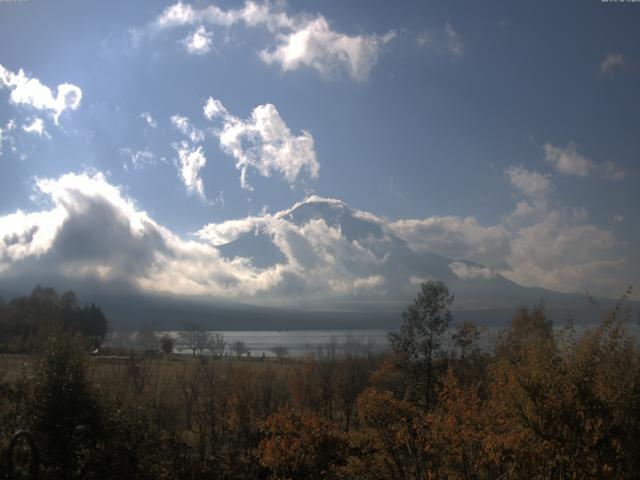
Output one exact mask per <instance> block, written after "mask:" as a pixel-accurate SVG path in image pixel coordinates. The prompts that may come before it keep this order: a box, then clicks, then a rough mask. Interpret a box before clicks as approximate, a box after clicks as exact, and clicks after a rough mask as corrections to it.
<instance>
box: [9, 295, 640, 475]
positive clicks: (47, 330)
mask: <svg viewBox="0 0 640 480" xmlns="http://www.w3.org/2000/svg"><path fill="white" fill-rule="evenodd" d="M627 295H628V293H627ZM625 298H626V295H625V296H623V297H622V298H621V299H620V301H619V302H618V303H617V305H616V306H615V308H613V309H612V310H611V311H606V312H605V311H603V312H601V314H602V315H601V317H602V319H601V322H600V323H599V324H597V325H592V326H589V327H588V328H585V327H584V326H579V319H568V320H567V322H566V324H565V325H562V326H557V325H556V326H554V325H553V324H552V322H551V321H549V320H548V318H547V316H546V315H545V311H544V306H543V305H542V304H540V305H536V306H530V307H526V306H523V307H521V308H519V309H518V310H517V311H515V312H514V315H513V319H512V321H511V323H510V325H509V326H508V327H506V328H504V329H502V330H501V331H499V332H498V333H496V334H492V335H488V334H487V333H484V332H483V331H482V330H481V329H480V327H479V326H478V325H475V324H473V323H463V324H458V323H456V322H455V318H454V316H453V314H452V312H451V310H450V307H451V305H452V303H453V301H454V299H453V296H452V295H451V294H450V292H449V290H448V289H447V287H446V286H445V285H444V284H443V283H441V282H427V283H424V284H422V286H421V289H420V292H419V293H418V295H417V297H416V298H415V300H414V301H413V303H411V304H410V305H409V306H408V307H407V308H406V310H405V311H404V312H403V323H402V327H401V329H400V330H398V331H396V332H391V333H389V342H390V349H389V350H388V351H387V352H385V353H384V354H379V353H374V352H373V351H371V350H370V349H368V348H367V347H366V345H364V344H362V343H360V342H358V341H356V340H351V341H349V342H347V343H346V344H345V345H344V347H343V348H337V347H336V345H334V344H329V345H326V346H324V347H319V348H317V349H315V351H313V352H310V353H309V355H308V356H307V357H305V358H286V357H285V356H284V355H282V356H280V358H279V359H267V360H266V361H262V362H259V361H247V360H246V359H241V358H238V357H224V356H222V355H207V354H206V350H204V349H195V348H194V350H193V354H192V355H177V354H175V353H170V352H171V346H170V345H168V346H167V345H165V347H166V348H165V347H163V349H165V350H166V352H165V353H153V354H151V353H148V352H147V353H146V354H145V353H144V352H140V351H138V352H134V351H131V352H128V353H127V354H118V355H110V356H101V357H96V356H94V355H90V354H89V353H88V352H91V351H93V350H94V349H95V348H96V347H97V346H99V345H100V343H101V342H102V341H103V340H104V338H105V335H106V334H107V321H106V318H105V316H104V314H103V313H102V311H101V310H100V308H99V307H97V306H95V305H89V306H83V307H82V306H80V305H79V302H78V300H77V299H76V298H75V295H73V294H72V293H66V294H63V295H62V296H59V297H58V295H57V294H56V293H55V291H53V290H52V289H46V288H42V287H38V288H36V289H35V290H34V292H33V293H32V294H31V295H30V296H28V297H22V298H18V299H14V300H12V301H10V302H8V303H6V304H2V305H0V349H1V350H2V352H3V353H2V354H1V356H0V449H1V450H2V452H3V453H6V455H5V457H4V458H5V459H6V461H4V462H2V463H0V478H2V477H7V478H30V477H29V475H33V474H34V470H33V469H37V474H38V478H42V479H56V478H68V479H102V478H105V479H106V478H110V479H218V478H219V479H272V480H276V479H278V480H284V479H292V480H293V479H327V480H329V479H336V480H337V479H365V480H368V479H370V480H403V479H407V480H408V479H412V480H418V479H465V480H467V479H468V480H470V479H520V478H532V479H536V478H538V479H602V478H611V479H627V478H628V479H632V478H637V472H638V471H640V350H639V348H638V342H637V338H636V336H635V335H634V334H633V330H632V328H631V327H632V325H631V318H630V314H629V312H628V310H627V309H626V307H625ZM594 308H599V307H598V305H597V304H596V303H595V302H594ZM216 339H217V340H218V347H220V341H221V339H220V337H216ZM223 348H224V347H223ZM18 431H24V432H28V433H27V434H25V435H23V436H22V437H18V438H17V439H16V437H14V434H15V433H16V432H18ZM12 438H13V439H14V440H13V444H12V447H11V448H10V442H12ZM21 475H22V476H21Z"/></svg>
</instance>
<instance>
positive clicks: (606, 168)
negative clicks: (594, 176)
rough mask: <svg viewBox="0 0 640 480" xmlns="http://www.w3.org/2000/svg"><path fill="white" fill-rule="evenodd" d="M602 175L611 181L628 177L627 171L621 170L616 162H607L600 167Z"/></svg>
mask: <svg viewBox="0 0 640 480" xmlns="http://www.w3.org/2000/svg"><path fill="white" fill-rule="evenodd" d="M598 169H599V171H600V175H602V176H603V177H604V178H608V179H610V180H622V179H623V178H625V177H626V176H627V172H626V170H624V169H622V168H620V167H619V166H618V165H616V164H615V163H614V162H605V163H603V164H602V165H600V166H599V167H598Z"/></svg>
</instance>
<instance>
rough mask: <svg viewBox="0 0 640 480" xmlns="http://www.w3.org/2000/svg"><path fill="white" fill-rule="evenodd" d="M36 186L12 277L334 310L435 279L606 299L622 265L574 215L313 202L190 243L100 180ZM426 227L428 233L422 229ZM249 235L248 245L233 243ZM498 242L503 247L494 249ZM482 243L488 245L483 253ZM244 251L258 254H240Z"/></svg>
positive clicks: (208, 232)
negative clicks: (387, 214) (384, 215)
mask: <svg viewBox="0 0 640 480" xmlns="http://www.w3.org/2000/svg"><path fill="white" fill-rule="evenodd" d="M36 187H37V189H38V191H39V192H40V194H41V195H43V196H45V197H46V198H47V199H48V206H47V207H46V208H42V209H41V210H39V211H34V212H23V211H17V212H14V213H12V214H9V215H5V216H0V270H1V271H2V272H3V273H2V275H3V276H4V277H5V278H7V277H11V276H19V275H21V274H22V275H24V274H25V273H28V272H31V273H32V274H33V275H34V276H36V275H37V276H38V277H41V276H45V277H47V278H48V277H50V276H52V275H59V276H62V277H64V278H74V279H79V280H82V279H87V278H93V279H99V280H101V281H105V282H109V281H114V282H126V283H128V284H131V285H132V286H134V287H136V288H139V289H142V290H145V291H149V292H157V293H172V294H178V295H206V296H208V297H210V298H226V299H236V300H242V301H243V302H244V301H254V302H256V303H271V302H273V303H278V304H282V303H288V304H303V303H305V302H312V303H314V302H315V303H314V304H315V305H327V301H329V300H336V301H342V300H344V299H359V300H363V299H367V300H374V299H375V300H379V299H382V298H386V299H389V298H397V295H399V294H402V293H403V292H404V293H405V294H407V295H413V294H414V293H415V286H416V285H418V284H419V283H420V282H422V281H424V280H427V279H431V278H439V279H445V281H447V282H450V284H451V285H459V283H456V282H464V281H467V280H473V281H474V282H478V281H482V282H484V281H486V282H493V281H494V280H496V279H498V275H499V274H500V275H503V276H506V277H508V278H510V279H512V280H514V281H517V282H520V283H522V284H524V285H527V286H532V285H535V286H543V287H547V288H554V289H558V290H562V291H575V290H581V289H586V288H589V289H590V290H598V289H600V291H607V292H609V291H611V289H612V288H613V287H612V283H611V280H612V278H616V274H619V272H620V269H621V268H624V262H625V259H624V257H623V256H621V255H620V253H619V247H620V242H619V241H618V240H617V239H616V238H615V236H614V235H613V234H612V233H611V232H610V231H608V230H605V229H603V228H601V227H598V226H596V225H593V224H590V223H589V222H588V216H587V214H586V212H584V211H574V210H571V209H562V208H556V209H554V210H549V211H548V214H547V216H546V218H545V219H544V220H542V221H537V220H536V221H534V222H532V223H530V224H528V225H526V226H523V227H518V228H514V229H510V230H508V229H507V227H504V226H482V225H479V224H478V222H477V221H475V219H466V220H467V221H466V224H465V219H456V217H442V218H441V219H435V220H434V219H423V220H420V223H418V221H413V222H411V221H398V222H393V223H389V222H388V221H385V220H384V219H381V218H379V217H376V216H373V215H371V214H366V213H365V212H358V211H355V210H353V209H350V208H349V207H348V206H346V205H345V204H343V203H341V202H339V201H337V200H330V199H321V198H317V197H313V198H309V199H307V200H305V201H304V202H300V203H298V204H296V205H294V206H293V207H292V208H291V209H288V210H283V211H281V212H276V213H273V214H268V213H266V212H263V213H262V214H260V215H257V216H251V217H247V218H245V219H236V220H233V221H227V222H222V223H220V224H211V225H206V226H204V227H203V228H202V229H201V230H200V231H199V232H197V234H196V235H195V236H193V237H192V238H191V239H185V238H182V237H180V236H178V235H176V234H174V233H173V232H171V231H170V230H169V229H167V228H165V227H163V226H162V225H159V224H158V223H156V222H155V221H154V220H153V219H152V218H150V216H149V215H148V214H147V213H145V212H144V211H143V210H141V209H140V207H139V206H138V205H137V204H136V203H135V202H134V201H133V200H132V199H130V198H128V197H127V196H126V195H125V194H124V193H123V192H122V190H121V189H120V188H118V187H115V186H113V185H111V184H109V182H108V181H107V179H106V177H105V176H104V175H102V174H100V173H97V174H67V175H63V176H62V177H60V178H54V179H40V180H38V181H37V184H36ZM443 219H446V221H443ZM425 225H426V227H425ZM433 225H438V228H436V227H434V226H433ZM418 227H420V228H422V230H418V231H420V232H423V233H424V234H423V235H420V234H416V232H415V231H414V230H415V229H417V228H418ZM395 232H399V233H401V234H402V235H403V236H405V237H407V236H410V235H414V237H412V238H413V239H412V242H411V243H409V244H405V243H404V242H402V241H401V240H400V239H399V238H397V237H395V236H394V234H395ZM241 235H244V237H243V241H242V242H239V243H235V244H229V243H228V242H229V241H230V240H233V239H236V238H238V237H239V236H241ZM254 237H255V239H256V242H255V243H254V242H253V240H254ZM421 237H422V238H423V239H424V240H423V241H424V245H423V244H420V243H419V238H421ZM434 238H435V239H436V240H438V239H439V241H440V242H441V245H442V247H443V248H449V247H447V239H448V238H450V239H453V240H454V241H456V242H457V243H458V244H459V245H460V246H461V249H462V251H464V250H465V249H466V252H467V253H468V254H469V255H478V256H482V255H485V256H487V257H492V256H495V257H497V256H499V255H501V256H502V258H503V265H502V266H499V267H497V268H493V267H495V265H491V264H488V265H491V266H488V267H485V266H483V265H480V264H478V263H472V262H469V261H466V259H465V261H463V260H457V261H453V262H452V261H450V260H448V259H446V258H443V257H440V256H437V255H433V254H430V253H429V251H428V250H427V248H430V247H433V246H434V245H435V246H436V247H437V246H438V243H437V242H433V241H432V240H433V239H434ZM491 239H494V241H495V242H497V243H500V242H503V243H504V245H503V246H502V247H501V248H496V249H494V250H493V251H491V248H492V247H491V243H492V242H491ZM263 241H264V242H267V243H269V244H270V245H272V248H275V249H277V250H278V251H279V252H280V255H279V256H277V257H274V259H273V261H271V262H267V263H263V264H261V265H259V262H257V261H256V259H255V258H254V254H257V255H262V254H263V253H264V245H265V244H266V243H263ZM476 242H480V244H482V243H485V244H486V246H485V247H484V248H485V250H484V253H482V252H483V250H482V248H480V247H479V246H478V245H476ZM225 244H226V245H225ZM217 245H219V246H217ZM247 245H253V246H254V247H255V248H253V250H249V251H247V250H246V249H245V250H243V248H244V247H246V246H247ZM407 245H409V246H407ZM243 246H244V247H243ZM231 247H233V248H231ZM230 248H231V249H230ZM486 249H489V250H486ZM499 250H501V251H500V252H498V251H499ZM380 251H383V252H386V253H384V254H382V255H381V254H380ZM412 252H413V253H412ZM454 257H458V258H459V257H461V255H455V256H454ZM472 260H476V259H472ZM476 261H477V260H476ZM405 287H406V288H405ZM407 288H408V290H407ZM394 296H395V297H394ZM341 299H342V300H341Z"/></svg>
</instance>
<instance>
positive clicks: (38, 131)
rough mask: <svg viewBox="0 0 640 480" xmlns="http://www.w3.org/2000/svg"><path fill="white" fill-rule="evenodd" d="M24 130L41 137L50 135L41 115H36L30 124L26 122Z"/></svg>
mask: <svg viewBox="0 0 640 480" xmlns="http://www.w3.org/2000/svg"><path fill="white" fill-rule="evenodd" d="M22 130H24V131H25V132H27V133H33V134H35V135H38V136H39V137H47V138H48V137H49V134H48V133H47V132H46V130H45V128H44V120H42V119H41V118H39V117H35V118H34V119H33V121H32V122H31V123H29V124H24V125H23V126H22Z"/></svg>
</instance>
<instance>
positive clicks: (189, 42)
mask: <svg viewBox="0 0 640 480" xmlns="http://www.w3.org/2000/svg"><path fill="white" fill-rule="evenodd" d="M182 44H183V45H184V47H185V49H186V50H187V53H190V54H191V55H204V54H205V53H208V52H209V50H211V45H212V44H213V33H211V32H208V31H207V29H206V28H205V27H204V26H203V25H200V26H199V27H198V28H197V29H195V30H194V31H193V32H191V33H189V35H187V36H186V37H185V38H183V39H182Z"/></svg>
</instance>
